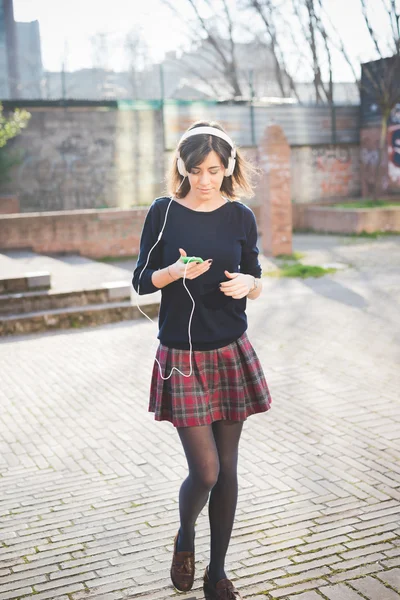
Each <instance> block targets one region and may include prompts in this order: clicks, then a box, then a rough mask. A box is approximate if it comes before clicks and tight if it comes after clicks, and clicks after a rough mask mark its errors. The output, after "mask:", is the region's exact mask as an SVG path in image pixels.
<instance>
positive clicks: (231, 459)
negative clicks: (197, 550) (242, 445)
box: [208, 421, 243, 585]
mask: <svg viewBox="0 0 400 600" xmlns="http://www.w3.org/2000/svg"><path fill="white" fill-rule="evenodd" d="M212 428H213V433H214V439H215V444H216V446H217V450H218V457H219V464H220V470H219V476H218V481H217V483H216V484H215V486H214V487H213V489H212V491H211V495H210V502H209V507H208V513H209V518H210V528H211V554H210V564H209V569H208V572H209V578H210V581H211V583H213V584H214V585H215V584H216V583H217V581H219V580H220V579H225V578H226V573H225V570H224V566H225V556H226V553H227V550H228V545H229V540H230V537H231V533H232V528H233V522H234V518H235V512H236V504H237V496H238V481H237V462H238V448H239V440H240V435H241V433H242V428H243V421H215V422H214V423H213V424H212Z"/></svg>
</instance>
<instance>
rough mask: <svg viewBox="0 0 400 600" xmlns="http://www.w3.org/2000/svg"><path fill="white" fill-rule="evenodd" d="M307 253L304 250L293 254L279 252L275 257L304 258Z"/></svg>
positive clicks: (285, 258) (282, 258)
mask: <svg viewBox="0 0 400 600" xmlns="http://www.w3.org/2000/svg"><path fill="white" fill-rule="evenodd" d="M304 256H305V254H303V253H302V252H293V253H292V254H278V255H277V256H275V258H279V259H281V260H300V259H301V258H304Z"/></svg>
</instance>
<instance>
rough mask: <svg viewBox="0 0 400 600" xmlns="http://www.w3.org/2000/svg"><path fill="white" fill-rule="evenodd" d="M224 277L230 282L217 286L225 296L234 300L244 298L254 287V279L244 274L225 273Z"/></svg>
mask: <svg viewBox="0 0 400 600" xmlns="http://www.w3.org/2000/svg"><path fill="white" fill-rule="evenodd" d="M225 275H226V276H227V277H229V279H230V281H223V282H222V283H220V285H219V289H220V290H221V292H222V293H223V294H225V296H232V298H235V300H239V299H240V298H244V297H245V296H247V294H248V293H249V292H250V290H251V289H252V288H253V287H254V277H253V276H252V275H246V274H245V273H229V271H225Z"/></svg>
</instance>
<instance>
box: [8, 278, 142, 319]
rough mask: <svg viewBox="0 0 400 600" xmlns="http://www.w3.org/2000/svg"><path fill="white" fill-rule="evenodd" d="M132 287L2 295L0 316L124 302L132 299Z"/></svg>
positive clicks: (118, 284) (119, 284) (122, 283)
mask: <svg viewBox="0 0 400 600" xmlns="http://www.w3.org/2000/svg"><path fill="white" fill-rule="evenodd" d="M131 290H132V286H131V284H129V283H126V282H125V281H117V282H112V283H105V284H103V286H102V287H101V288H95V289H87V290H74V291H69V292H55V291H53V290H46V291H40V292H38V291H36V292H25V293H19V294H0V316H3V315H4V316H7V315H20V314H25V313H34V312H44V311H49V310H55V309H62V308H74V307H78V306H88V305H90V304H102V303H105V304H108V303H110V302H122V301H123V300H129V299H130V297H131Z"/></svg>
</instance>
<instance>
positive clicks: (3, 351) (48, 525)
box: [0, 235, 400, 600]
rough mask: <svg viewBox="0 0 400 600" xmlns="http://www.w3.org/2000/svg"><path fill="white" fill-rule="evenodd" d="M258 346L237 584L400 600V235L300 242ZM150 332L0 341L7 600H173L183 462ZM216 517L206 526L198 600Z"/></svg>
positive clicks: (261, 591) (270, 591) (235, 549)
mask: <svg viewBox="0 0 400 600" xmlns="http://www.w3.org/2000/svg"><path fill="white" fill-rule="evenodd" d="M294 249H295V250H300V251H306V252H307V256H306V259H305V260H307V261H308V262H315V260H319V261H330V262H332V261H335V262H342V263H346V264H351V265H352V267H351V268H348V269H344V270H341V271H338V272H336V273H335V274H333V275H329V276H326V277H324V278H322V279H306V280H297V279H296V280H290V279H285V280H277V279H270V278H266V279H265V286H264V291H263V295H262V297H261V298H259V299H258V300H257V301H255V302H251V301H249V309H248V315H249V323H250V325H249V337H250V339H251V340H252V342H253V344H254V346H255V348H256V350H257V352H258V354H259V356H260V358H261V361H262V364H263V366H264V369H265V374H266V377H267V380H268V383H269V386H270V390H271V394H272V398H273V405H272V409H271V410H270V411H268V412H267V413H264V414H262V415H254V416H252V417H250V418H249V419H248V420H247V421H246V423H245V426H244V430H243V435H242V439H241V444H240V460H239V479H240V480H239V486H240V489H239V502H238V508H237V514H236V520H235V526H234V530H233V534H232V539H231V544H230V547H229V551H228V556H227V572H228V575H229V576H230V577H231V579H233V580H234V581H235V584H236V585H237V587H238V588H239V589H240V591H241V593H242V594H243V596H244V597H245V598H246V600H255V599H258V600H265V599H269V600H272V599H278V598H283V599H287V600H320V599H321V598H323V599H325V600H326V599H328V600H361V599H368V600H400V399H399V388H400V372H399V354H400V352H399V346H400V344H399V341H400V322H399V321H400V316H399V315H400V311H399V298H400V237H395V236H393V237H390V238H384V239H381V240H373V241H364V240H357V241H351V240H349V239H347V240H343V239H342V238H337V237H333V236H311V235H308V236H307V235H303V236H299V235H297V236H295V244H294ZM155 335H156V326H155V325H153V324H152V323H149V322H148V321H146V320H145V319H143V320H140V321H135V322H125V323H120V324H117V325H109V326H104V327H100V328H97V329H85V330H76V331H68V332H65V331H62V332H54V333H51V334H43V335H33V336H24V337H10V338H7V339H5V340H2V341H1V342H0V373H1V385H0V404H1V413H0V441H1V452H0V472H1V477H0V515H1V516H0V541H1V545H0V600H17V599H19V598H23V599H24V600H25V599H27V598H29V599H35V600H48V599H51V600H52V599H57V600H67V599H69V600H83V599H91V600H92V599H95V600H121V599H126V598H136V597H138V596H140V597H141V598H142V599H143V600H163V599H168V598H171V597H174V596H177V595H178V594H177V593H176V592H175V591H174V589H173V587H172V585H171V583H170V580H169V568H170V562H171V551H172V541H173V536H174V535H175V533H176V530H177V527H178V504H177V498H178V490H179V486H180V483H181V481H182V479H183V478H184V477H185V475H186V463H185V459H184V455H183V451H182V449H181V446H180V442H179V439H178V436H177V434H176V432H175V430H174V428H173V426H172V425H171V424H169V423H156V422H155V421H154V420H153V415H151V414H149V413H147V397H148V387H149V379H150V371H151V367H152V362H153V354H154V340H155ZM208 550H209V527H208V517H207V509H206V508H205V509H204V510H203V512H202V514H201V515H200V517H199V519H198V524H197V533H196V559H197V562H196V572H197V576H196V580H195V585H194V588H193V590H192V591H191V592H189V593H187V594H182V598H185V600H194V599H201V598H203V593H202V588H201V578H202V573H203V570H204V567H205V566H206V564H207V560H208Z"/></svg>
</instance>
